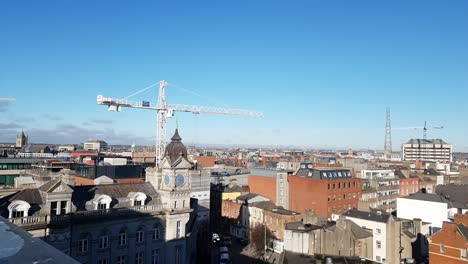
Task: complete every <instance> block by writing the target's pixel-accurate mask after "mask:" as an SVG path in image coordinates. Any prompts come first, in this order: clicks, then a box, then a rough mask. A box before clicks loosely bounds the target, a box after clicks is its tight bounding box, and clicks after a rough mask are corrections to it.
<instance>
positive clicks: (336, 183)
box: [289, 176, 361, 218]
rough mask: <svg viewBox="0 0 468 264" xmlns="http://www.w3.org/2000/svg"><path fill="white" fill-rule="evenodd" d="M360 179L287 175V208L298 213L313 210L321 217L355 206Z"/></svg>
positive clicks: (359, 191) (356, 204)
mask: <svg viewBox="0 0 468 264" xmlns="http://www.w3.org/2000/svg"><path fill="white" fill-rule="evenodd" d="M360 196H361V179H359V178H351V179H337V180H331V179H330V180H319V179H308V178H305V177H300V176H289V209H290V210H293V211H297V212H300V213H303V212H305V211H306V210H313V211H314V212H315V213H316V214H318V215H320V216H323V217H327V218H329V217H331V215H332V214H333V213H342V212H345V211H347V210H348V209H350V208H357V207H358V201H359V197H360Z"/></svg>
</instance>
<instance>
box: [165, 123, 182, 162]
mask: <svg viewBox="0 0 468 264" xmlns="http://www.w3.org/2000/svg"><path fill="white" fill-rule="evenodd" d="M164 155H165V156H168V157H169V158H170V160H171V163H173V162H174V161H176V160H177V159H178V158H179V157H181V156H182V157H183V158H184V159H187V148H186V147H185V145H184V144H182V138H181V137H180V135H179V129H176V130H175V132H174V135H173V136H172V138H171V143H169V144H168V145H167V147H166V151H165V153H164Z"/></svg>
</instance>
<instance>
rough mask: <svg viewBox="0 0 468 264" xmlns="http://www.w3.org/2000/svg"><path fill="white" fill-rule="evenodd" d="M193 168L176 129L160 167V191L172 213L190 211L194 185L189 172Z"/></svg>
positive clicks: (165, 205) (163, 200) (163, 201)
mask: <svg viewBox="0 0 468 264" xmlns="http://www.w3.org/2000/svg"><path fill="white" fill-rule="evenodd" d="M191 168H192V163H190V162H189V161H188V159H187V148H186V147H185V146H184V144H182V138H181V137H180V135H179V130H178V129H176V130H175V133H174V136H172V138H171V143H169V144H168V145H167V147H166V151H165V153H164V158H163V160H162V162H161V165H160V167H159V171H160V175H159V177H160V180H159V181H158V182H159V186H158V187H159V188H158V191H159V193H160V194H161V200H162V203H163V205H164V207H165V208H166V209H170V210H172V211H178V210H187V209H190V192H191V185H192V183H191V181H190V174H189V170H190V169H191Z"/></svg>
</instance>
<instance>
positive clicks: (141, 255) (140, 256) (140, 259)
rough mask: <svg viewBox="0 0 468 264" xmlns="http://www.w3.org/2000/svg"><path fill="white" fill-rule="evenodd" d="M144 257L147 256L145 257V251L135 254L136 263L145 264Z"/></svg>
mask: <svg viewBox="0 0 468 264" xmlns="http://www.w3.org/2000/svg"><path fill="white" fill-rule="evenodd" d="M144 259H145V258H144V253H143V251H142V252H138V253H136V255H135V264H143V262H144Z"/></svg>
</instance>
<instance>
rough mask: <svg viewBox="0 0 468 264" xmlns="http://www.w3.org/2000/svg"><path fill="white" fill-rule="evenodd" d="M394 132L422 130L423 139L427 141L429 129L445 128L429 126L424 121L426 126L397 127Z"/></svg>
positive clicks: (442, 127)
mask: <svg viewBox="0 0 468 264" xmlns="http://www.w3.org/2000/svg"><path fill="white" fill-rule="evenodd" d="M393 129H394V130H419V129H422V131H423V139H427V130H429V129H444V126H429V125H427V122H426V121H424V126H422V127H421V126H415V127H396V128H393Z"/></svg>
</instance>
